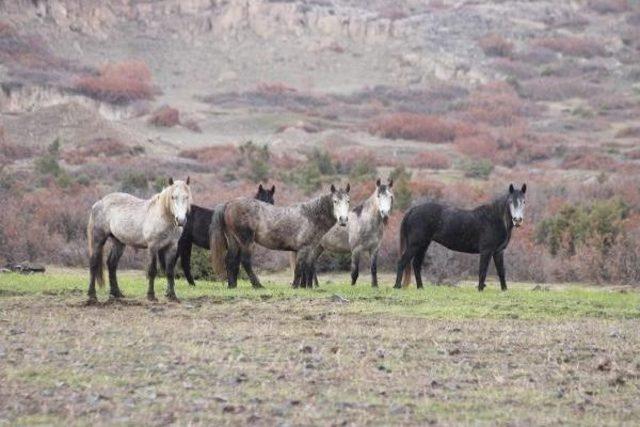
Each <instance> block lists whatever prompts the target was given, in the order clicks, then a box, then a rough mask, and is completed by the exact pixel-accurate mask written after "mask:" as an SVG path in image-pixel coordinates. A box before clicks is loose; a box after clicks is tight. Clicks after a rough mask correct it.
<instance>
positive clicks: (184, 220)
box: [174, 217, 187, 227]
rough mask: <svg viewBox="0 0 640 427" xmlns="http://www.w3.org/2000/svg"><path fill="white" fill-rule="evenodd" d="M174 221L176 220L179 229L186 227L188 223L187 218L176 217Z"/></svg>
mask: <svg viewBox="0 0 640 427" xmlns="http://www.w3.org/2000/svg"><path fill="white" fill-rule="evenodd" d="M174 220H175V222H176V225H177V226H178V227H184V225H185V224H186V223H187V218H186V217H185V218H178V217H175V218H174Z"/></svg>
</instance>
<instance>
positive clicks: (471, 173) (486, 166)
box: [462, 159, 493, 179]
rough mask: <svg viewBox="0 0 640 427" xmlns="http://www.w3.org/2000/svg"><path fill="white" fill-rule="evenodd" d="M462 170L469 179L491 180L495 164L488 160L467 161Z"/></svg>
mask: <svg viewBox="0 0 640 427" xmlns="http://www.w3.org/2000/svg"><path fill="white" fill-rule="evenodd" d="M462 170H463V171H464V176H465V177H467V178H479V179H489V176H490V175H491V172H493V164H492V163H491V161H490V160H487V159H479V160H467V161H465V162H464V163H463V164H462Z"/></svg>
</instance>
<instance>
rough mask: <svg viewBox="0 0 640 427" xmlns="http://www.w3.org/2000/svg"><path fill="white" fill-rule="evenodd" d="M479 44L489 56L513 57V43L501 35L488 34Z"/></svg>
mask: <svg viewBox="0 0 640 427" xmlns="http://www.w3.org/2000/svg"><path fill="white" fill-rule="evenodd" d="M478 44H479V45H480V48H481V49H482V50H483V51H484V53H485V55H488V56H511V54H512V53H513V43H511V42H510V41H508V40H506V39H505V38H504V37H502V36H501V35H499V34H495V33H492V34H487V35H486V36H484V37H482V38H481V39H480V41H479V42H478Z"/></svg>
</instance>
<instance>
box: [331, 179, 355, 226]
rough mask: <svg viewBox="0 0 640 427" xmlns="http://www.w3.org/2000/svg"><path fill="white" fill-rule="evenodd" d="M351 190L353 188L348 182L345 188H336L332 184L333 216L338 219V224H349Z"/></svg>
mask: <svg viewBox="0 0 640 427" xmlns="http://www.w3.org/2000/svg"><path fill="white" fill-rule="evenodd" d="M349 190H351V185H350V184H347V186H346V187H345V188H344V190H343V189H341V188H338V189H336V187H335V186H334V185H333V184H331V202H332V203H333V216H334V218H335V219H336V220H337V221H338V224H340V225H341V226H343V227H344V226H346V225H347V221H348V220H349V202H350V197H349Z"/></svg>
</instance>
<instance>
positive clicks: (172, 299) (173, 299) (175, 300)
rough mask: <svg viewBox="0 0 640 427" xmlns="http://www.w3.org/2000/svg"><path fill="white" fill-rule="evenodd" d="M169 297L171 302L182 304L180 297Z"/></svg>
mask: <svg viewBox="0 0 640 427" xmlns="http://www.w3.org/2000/svg"><path fill="white" fill-rule="evenodd" d="M167 299H168V300H169V301H171V302H176V303H178V304H180V299H178V297H177V296H175V295H167Z"/></svg>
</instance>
